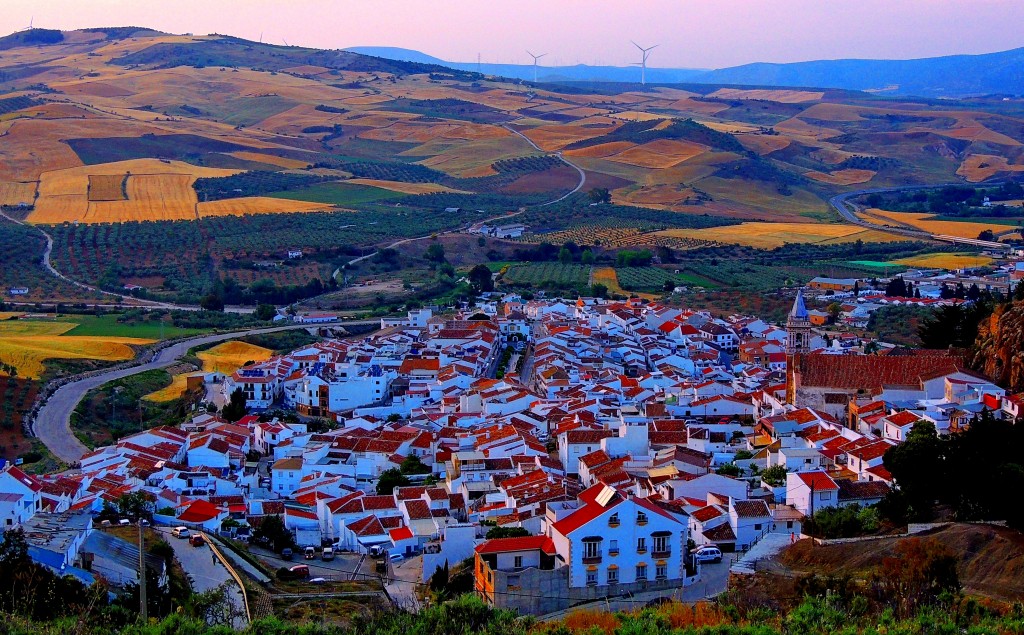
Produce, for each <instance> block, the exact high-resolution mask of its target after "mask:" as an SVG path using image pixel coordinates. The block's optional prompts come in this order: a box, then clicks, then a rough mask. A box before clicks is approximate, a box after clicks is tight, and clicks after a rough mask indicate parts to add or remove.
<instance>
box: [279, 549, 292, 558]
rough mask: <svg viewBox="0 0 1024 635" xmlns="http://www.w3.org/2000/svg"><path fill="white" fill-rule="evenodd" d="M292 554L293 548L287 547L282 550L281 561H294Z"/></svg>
mask: <svg viewBox="0 0 1024 635" xmlns="http://www.w3.org/2000/svg"><path fill="white" fill-rule="evenodd" d="M292 553H293V552H292V550H291V547H285V548H284V549H282V550H281V559H282V560H291V559H292Z"/></svg>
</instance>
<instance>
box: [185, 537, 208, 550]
mask: <svg viewBox="0 0 1024 635" xmlns="http://www.w3.org/2000/svg"><path fill="white" fill-rule="evenodd" d="M188 544H190V545H192V546H193V547H202V546H203V545H205V544H206V540H205V539H203V536H202V535H201V534H192V535H191V536H189V539H188Z"/></svg>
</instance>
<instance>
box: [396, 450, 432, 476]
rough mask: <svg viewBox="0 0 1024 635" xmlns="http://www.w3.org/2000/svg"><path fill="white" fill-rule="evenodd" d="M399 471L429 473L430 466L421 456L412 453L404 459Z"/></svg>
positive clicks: (403, 472)
mask: <svg viewBox="0 0 1024 635" xmlns="http://www.w3.org/2000/svg"><path fill="white" fill-rule="evenodd" d="M399 471H400V472H401V473H402V474H427V473H429V472H430V467H429V466H427V465H426V464H424V463H423V461H421V460H420V457H418V456H416V455H415V454H410V455H409V456H408V457H406V459H405V460H404V461H402V465H401V466H400V467H399Z"/></svg>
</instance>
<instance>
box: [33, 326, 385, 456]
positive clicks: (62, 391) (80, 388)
mask: <svg viewBox="0 0 1024 635" xmlns="http://www.w3.org/2000/svg"><path fill="white" fill-rule="evenodd" d="M379 323H380V322H379V320H358V321H349V322H335V323H332V324H331V326H356V325H366V324H379ZM308 328H310V327H309V325H293V326H278V327H270V328H264V329H249V330H246V331H233V332H231V333H217V334H215V335H202V336H198V337H193V338H189V339H187V340H182V341H180V342H176V343H174V344H172V345H170V346H168V347H167V348H165V349H163V350H161V351H160V352H159V353H157V354H156V356H155V357H154V358H153V359H152V360H150V361H148V362H145V363H142V364H139V365H137V366H132V367H130V368H122V369H119V370H112V371H110V372H107V373H102V374H99V375H94V376H92V377H86V378H85V379H81V380H79V381H75V382H71V383H69V384H65V385H63V386H61V387H60V388H58V389H57V390H56V392H54V393H53V394H52V395H50V398H49V399H47V400H46V403H44V404H43V407H42V408H40V409H39V414H38V415H37V416H36V419H35V424H34V425H33V433H34V434H35V436H36V437H38V438H39V440H40V441H42V443H43V445H45V446H46V447H47V448H48V449H49V450H50V452H52V453H53V454H54V455H55V456H56V457H57V458H59V459H60V460H62V461H64V462H66V463H69V464H70V463H74V462H76V461H79V460H80V459H81V458H82V457H83V456H85V454H86V453H88V452H89V448H87V447H85V445H83V444H82V442H81V441H79V440H78V438H77V437H76V436H75V435H74V433H73V432H72V431H71V413H72V412H74V410H75V408H76V407H77V406H78V402H80V401H81V400H82V398H83V397H85V394H86V393H87V392H89V391H90V390H92V389H94V388H98V387H100V386H102V385H103V384H105V383H107V382H110V381H114V380H115V379H121V378H123V377H128V376H130V375H135V374H138V373H141V372H145V371H147V370H154V369H157V368H166V367H168V366H171V365H173V364H174V363H175V362H176V361H177V360H178V359H180V358H181V357H183V356H184V355H185V353H186V352H188V350H189V349H190V348H193V347H195V346H201V345H203V344H212V343H214V342H222V341H224V340H230V339H235V338H238V337H245V336H246V335H259V334H262V333H275V332H277V331H289V330H294V329H308Z"/></svg>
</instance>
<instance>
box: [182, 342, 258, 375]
mask: <svg viewBox="0 0 1024 635" xmlns="http://www.w3.org/2000/svg"><path fill="white" fill-rule="evenodd" d="M273 354H274V351H272V350H270V349H267V348H263V347H262V346H256V345H254V344H247V343H246V342H237V341H231V342H224V343H223V344H218V345H216V346H214V347H213V348H209V349H207V350H205V351H200V352H199V353H197V354H196V357H198V358H199V359H201V360H203V370H205V371H211V372H217V373H224V374H226V375H230V374H231V373H233V372H235V371H236V370H238V369H239V368H241V367H242V366H243V365H244V364H245V363H246V362H250V361H252V362H262V361H266V360H268V359H270V357H271V356H272V355H273Z"/></svg>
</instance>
